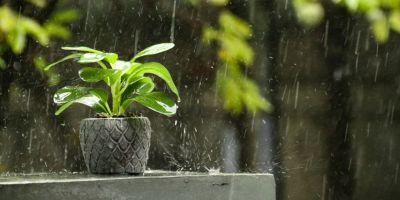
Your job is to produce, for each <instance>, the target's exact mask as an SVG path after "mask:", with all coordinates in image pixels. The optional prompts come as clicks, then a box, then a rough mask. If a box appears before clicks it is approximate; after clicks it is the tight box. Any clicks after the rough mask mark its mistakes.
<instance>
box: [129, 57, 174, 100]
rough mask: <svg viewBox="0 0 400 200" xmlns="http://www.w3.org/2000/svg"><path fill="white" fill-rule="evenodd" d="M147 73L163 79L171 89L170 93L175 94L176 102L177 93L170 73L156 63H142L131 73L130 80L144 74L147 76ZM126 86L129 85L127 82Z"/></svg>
mask: <svg viewBox="0 0 400 200" xmlns="http://www.w3.org/2000/svg"><path fill="white" fill-rule="evenodd" d="M148 73H151V74H154V75H156V76H158V77H160V78H161V79H163V80H164V81H165V82H166V83H167V85H168V87H169V88H170V89H171V91H172V92H173V93H175V94H176V96H177V97H178V100H179V92H178V89H177V88H176V86H175V84H174V81H173V80H172V77H171V75H170V73H169V72H168V70H167V68H165V67H164V66H163V65H162V64H160V63H156V62H149V63H144V64H142V65H140V66H139V67H138V68H136V69H135V70H134V71H133V72H132V74H131V75H130V78H131V77H136V76H143V75H144V74H148ZM128 84H129V82H128Z"/></svg>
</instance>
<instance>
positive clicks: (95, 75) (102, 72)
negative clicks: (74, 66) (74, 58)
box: [79, 67, 117, 82]
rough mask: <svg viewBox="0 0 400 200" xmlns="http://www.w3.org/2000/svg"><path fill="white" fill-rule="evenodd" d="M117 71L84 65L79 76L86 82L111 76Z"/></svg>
mask: <svg viewBox="0 0 400 200" xmlns="http://www.w3.org/2000/svg"><path fill="white" fill-rule="evenodd" d="M116 73H117V71H116V70H113V69H102V68H94V67H84V68H82V69H81V70H79V77H80V78H81V79H82V80H83V81H86V82H97V81H101V80H104V79H106V78H107V77H111V76H112V75H114V74H116Z"/></svg>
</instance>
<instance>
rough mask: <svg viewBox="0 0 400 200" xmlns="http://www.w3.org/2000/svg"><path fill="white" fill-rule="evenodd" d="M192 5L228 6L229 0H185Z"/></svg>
mask: <svg viewBox="0 0 400 200" xmlns="http://www.w3.org/2000/svg"><path fill="white" fill-rule="evenodd" d="M187 1H189V2H190V3H191V4H192V5H199V4H200V3H209V4H211V5H214V6H224V5H226V4H228V2H229V0H187Z"/></svg>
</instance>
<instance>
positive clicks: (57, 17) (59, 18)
mask: <svg viewBox="0 0 400 200" xmlns="http://www.w3.org/2000/svg"><path fill="white" fill-rule="evenodd" d="M78 18H79V10H78V9H68V10H60V11H57V12H56V13H55V14H54V15H53V16H52V17H51V19H50V20H51V21H53V22H57V23H66V22H72V21H75V20H76V19H78Z"/></svg>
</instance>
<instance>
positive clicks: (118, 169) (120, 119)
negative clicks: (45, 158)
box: [45, 43, 179, 174]
mask: <svg viewBox="0 0 400 200" xmlns="http://www.w3.org/2000/svg"><path fill="white" fill-rule="evenodd" d="M173 47H174V44H172V43H163V44H157V45H154V46H151V47H148V48H146V49H144V50H143V51H140V52H139V53H137V54H136V55H135V56H134V57H133V58H132V59H130V60H129V61H123V60H119V59H118V54H116V53H108V52H103V51H99V50H95V49H91V48H88V47H63V48H62V49H63V50H67V51H74V53H72V54H70V55H68V56H67V57H64V58H62V59H61V60H59V61H57V62H54V63H52V64H50V65H48V66H47V67H46V68H45V70H49V69H50V68H51V67H53V66H54V65H57V64H59V63H61V62H64V61H66V60H69V59H74V60H76V61H77V63H79V64H83V65H86V66H87V65H95V66H93V67H83V68H82V69H80V70H79V77H80V79H82V80H83V81H85V82H89V83H94V82H99V81H104V83H106V85H107V86H108V88H109V92H110V94H111V96H109V93H108V92H107V91H105V90H103V89H102V88H88V87H78V86H65V87H63V88H61V89H59V90H58V91H57V92H56V93H55V95H54V98H53V99H54V102H55V103H56V104H57V105H59V108H58V110H57V111H56V113H55V114H56V115H59V114H60V113H62V112H63V111H64V110H65V109H67V108H68V107H70V106H71V105H72V104H75V103H79V104H83V105H86V106H89V107H91V108H92V109H94V110H95V111H96V112H97V115H96V116H97V117H96V118H86V119H83V120H82V121H81V125H80V144H81V148H82V152H83V156H84V159H85V163H86V166H87V168H88V170H89V172H90V173H95V174H113V173H118V174H122V173H128V174H142V173H143V172H144V170H145V168H146V164H147V160H148V151H149V147H150V133H151V127H150V121H149V119H148V118H147V117H141V116H140V117H138V116H131V115H129V114H127V109H128V107H129V106H130V105H131V104H132V103H134V102H136V103H140V104H142V105H143V106H145V107H147V108H149V109H151V110H153V111H156V112H158V113H161V114H164V115H167V116H171V115H173V114H175V113H176V110H177V105H176V104H175V102H174V100H173V99H171V98H170V97H169V96H168V95H166V94H165V93H162V92H154V91H153V90H154V89H155V84H154V82H153V80H152V79H151V78H150V77H147V76H145V75H147V74H152V75H155V76H158V77H159V78H161V79H163V80H164V81H165V82H166V84H167V85H168V87H169V88H170V90H171V91H172V92H173V93H174V94H175V95H176V96H177V99H178V101H179V93H178V89H177V88H176V86H175V84H174V82H173V80H172V78H171V75H170V73H169V72H168V70H167V69H166V68H165V67H164V66H163V65H162V64H160V63H157V62H146V63H139V62H137V61H136V60H137V59H138V58H140V57H143V56H149V55H154V54H158V53H161V52H164V51H167V50H169V49H171V48H173ZM109 102H110V104H109Z"/></svg>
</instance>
